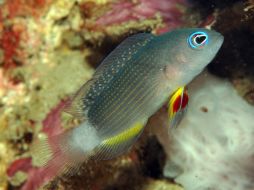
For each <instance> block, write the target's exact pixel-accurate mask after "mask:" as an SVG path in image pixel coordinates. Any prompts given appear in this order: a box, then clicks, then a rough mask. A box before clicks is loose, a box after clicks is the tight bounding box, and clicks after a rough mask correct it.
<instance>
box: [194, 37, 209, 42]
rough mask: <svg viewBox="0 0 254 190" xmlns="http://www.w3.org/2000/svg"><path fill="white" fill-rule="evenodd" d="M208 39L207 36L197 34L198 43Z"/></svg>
mask: <svg viewBox="0 0 254 190" xmlns="http://www.w3.org/2000/svg"><path fill="white" fill-rule="evenodd" d="M205 40H206V36H197V37H196V39H195V41H196V43H197V44H202V43H203V42H204V41H205Z"/></svg>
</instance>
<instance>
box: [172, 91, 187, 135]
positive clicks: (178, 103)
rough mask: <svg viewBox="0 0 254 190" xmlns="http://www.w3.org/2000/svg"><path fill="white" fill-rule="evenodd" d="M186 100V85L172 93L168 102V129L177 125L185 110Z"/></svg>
mask: <svg viewBox="0 0 254 190" xmlns="http://www.w3.org/2000/svg"><path fill="white" fill-rule="evenodd" d="M188 102H189V95H188V93H187V89H186V87H180V88H178V89H177V90H176V91H175V92H174V93H173V95H172V96H171V98H170V100H169V102H168V116H169V126H170V128H169V130H170V129H171V128H176V127H177V126H178V124H179V123H180V121H181V120H182V117H183V116H184V114H185V112H186V111H187V105H188Z"/></svg>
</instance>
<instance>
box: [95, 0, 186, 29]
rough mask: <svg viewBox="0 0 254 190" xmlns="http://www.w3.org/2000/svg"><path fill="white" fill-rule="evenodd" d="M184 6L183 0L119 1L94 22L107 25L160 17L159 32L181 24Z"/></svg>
mask: <svg viewBox="0 0 254 190" xmlns="http://www.w3.org/2000/svg"><path fill="white" fill-rule="evenodd" d="M180 6H182V9H181V8H180ZM184 6H186V2H185V1H184V0H162V1H160V2H159V3H158V2H157V1H155V0H149V1H145V0H139V1H135V2H131V1H119V2H116V3H113V4H112V8H111V10H110V11H109V12H107V13H106V14H104V15H102V16H101V17H100V18H99V19H98V20H97V21H96V22H97V24H98V25H102V26H104V25H106V26H107V25H116V24H121V23H126V22H130V21H135V20H138V21H142V20H145V19H151V18H156V17H161V18H162V22H163V23H164V26H163V27H161V28H159V29H158V30H157V31H158V32H159V33H161V32H165V31H168V30H170V29H172V28H176V27H179V26H180V25H182V24H183V20H182V15H183V10H184V9H183V8H184Z"/></svg>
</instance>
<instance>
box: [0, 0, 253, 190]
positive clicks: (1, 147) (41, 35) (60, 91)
mask: <svg viewBox="0 0 254 190" xmlns="http://www.w3.org/2000/svg"><path fill="white" fill-rule="evenodd" d="M253 23H254V2H253V0H249V1H239V0H238V1H237V0H227V1H223V2H222V1H219V0H209V1H207V2H206V3H204V1H202V0H189V1H187V0H0V189H1V190H2V189H3V190H5V189H22V190H26V189H29V190H35V189H37V187H38V186H39V185H41V184H43V183H46V186H45V187H44V188H45V189H68V190H70V189H94V190H95V189H96V190H98V189H108V190H109V189H126V190H127V189H128V190H130V189H137V190H139V189H142V190H150V189H151V190H157V189H158V190H159V189H170V190H180V189H183V187H184V188H185V189H186V190H188V189H191V188H190V187H193V186H192V184H191V183H190V182H189V181H190V180H191V179H192V178H191V177H195V176H194V175H195V174H194V173H191V172H190V171H192V172H193V171H194V169H195V171H199V172H200V170H202V169H203V168H209V167H210V165H209V164H211V163H212V162H213V159H210V160H209V161H207V164H206V163H203V164H205V166H204V167H201V166H202V164H201V163H200V162H198V158H200V159H206V158H203V157H202V156H200V157H199V156H193V157H188V158H189V159H190V160H191V161H192V162H194V161H195V164H196V165H195V168H194V169H193V170H192V168H189V167H190V165H188V164H189V163H188V162H187V161H186V160H184V158H185V156H186V155H185V152H186V146H187V145H185V144H184V143H183V144H181V139H183V142H185V143H186V142H188V138H185V137H184V135H179V134H182V133H183V134H184V127H183V128H180V130H179V132H178V133H177V134H176V135H175V136H173V137H168V136H167V137H165V138H167V140H165V138H160V137H159V138H158V134H161V133H162V132H163V130H164V129H165V127H166V126H165V117H163V116H164V115H165V107H163V108H162V109H161V110H160V111H159V112H158V113H157V114H156V115H155V116H154V117H152V118H151V120H150V121H149V123H148V126H147V127H146V130H145V132H144V134H143V135H142V137H141V138H140V140H139V141H138V142H137V143H136V144H135V146H134V148H133V149H132V150H131V151H129V152H128V153H126V154H125V155H123V156H120V157H119V158H116V159H114V160H109V161H101V162H89V163H84V165H83V166H82V167H81V169H80V171H79V172H78V173H77V174H73V175H72V176H65V175H63V176H58V177H56V178H54V179H53V177H54V176H50V174H48V175H42V173H43V170H44V168H43V167H42V166H41V163H40V162H39V161H38V160H36V158H34V157H33V156H32V155H31V144H32V142H34V141H35V140H36V139H43V138H46V137H47V136H48V135H53V134H57V133H60V132H61V131H63V130H64V129H66V128H69V127H73V126H75V125H76V124H77V122H78V121H76V120H75V119H72V118H71V117H70V116H69V115H68V114H65V113H63V112H62V110H63V106H64V104H65V102H66V101H67V100H68V98H69V97H70V96H71V95H72V94H73V93H74V92H75V91H76V90H77V89H79V87H80V86H81V85H82V84H83V83H84V82H86V81H87V80H89V79H90V78H91V76H92V74H93V72H94V69H95V68H96V67H97V66H98V64H99V63H100V61H101V60H102V59H103V58H104V57H105V56H106V55H107V54H108V53H109V52H111V51H112V50H113V48H114V47H116V45H117V44H119V42H121V41H122V40H123V39H124V38H126V37H127V36H130V35H132V34H135V33H139V32H152V33H154V34H161V33H163V32H166V31H170V30H172V29H174V28H177V27H197V26H199V27H207V28H213V29H216V30H217V31H219V32H221V33H222V34H223V35H224V36H225V43H224V45H223V47H222V50H221V51H220V52H219V54H218V56H217V57H216V59H215V60H214V61H213V62H212V63H211V64H210V65H209V66H208V71H209V72H211V73H212V74H213V75H217V76H218V77H222V78H225V79H224V80H228V81H230V82H231V83H232V85H233V86H234V88H235V89H236V91H237V94H236V95H235V96H239V97H238V98H240V97H243V98H244V100H242V101H246V102H248V106H250V107H248V109H252V110H253V105H254V78H253V76H254V65H253V63H254V54H253V49H254V25H253ZM207 80H211V81H212V80H213V79H210V78H209V77H208V79H207ZM208 84H210V83H209V81H208ZM202 85H203V84H199V83H198V84H197V86H196V87H195V88H197V89H199V88H202ZM218 86H219V85H218ZM190 88H192V85H190ZM218 88H219V87H218ZM232 88H233V87H232ZM190 98H191V97H190ZM213 98H214V100H213V101H215V102H217V101H218V99H219V100H220V101H221V99H222V98H226V97H221V96H220V95H218V94H216V93H215V95H214V97H213ZM207 101H208V100H207ZM209 101H210V100H209ZM218 102H219V101H218ZM246 102H244V103H243V104H244V105H245V103H246ZM243 104H241V106H242V105H243ZM246 104H247V103H246ZM209 105H210V104H209ZM236 107H237V106H234V105H232V109H233V108H234V109H237V108H236ZM190 110H191V109H190ZM202 110H203V112H206V111H207V109H206V107H204V108H203V107H202ZM243 110H244V109H243ZM220 111H222V112H223V109H221V110H220ZM224 111H225V110H224ZM238 111H239V110H238ZM223 113H224V112H223ZM243 115H244V114H243ZM230 116H231V115H230ZM212 117H214V116H212ZM225 117H229V116H228V115H227V114H225ZM238 117H241V116H240V115H238ZM242 117H243V118H241V119H239V120H238V119H237V121H240V122H241V123H242V122H244V120H243V119H244V116H242ZM195 118H197V121H195V122H198V119H201V118H202V117H201V116H200V118H199V117H197V116H196V117H195ZM246 119H247V118H246ZM214 120H216V118H214ZM211 122H212V121H211ZM217 122H218V121H217ZM246 122H247V121H246ZM239 126H241V127H242V126H247V125H244V124H243V125H239ZM185 127H186V128H188V126H187V125H186V126H185ZM229 127H230V126H229ZM163 128H164V129H163ZM242 128H243V129H242ZM242 128H241V130H240V132H239V133H238V132H236V131H237V130H238V128H237V127H233V129H234V130H233V132H234V134H233V135H232V134H225V136H226V137H227V138H228V140H229V141H230V138H232V139H234V141H233V143H236V144H233V145H235V146H236V147H240V148H239V149H241V150H243V151H247V150H249V149H244V148H241V146H243V145H242V144H241V143H246V146H249V145H250V142H254V141H253V140H254V137H253V135H252V136H251V135H249V134H248V132H250V131H251V130H249V131H248V130H246V128H244V127H242ZM249 128H251V127H249ZM218 130H219V129H218ZM188 131H191V132H192V133H194V132H195V130H192V128H191V127H190V129H189V130H188ZM193 131H194V132H193ZM241 131H242V132H241ZM246 131H247V132H246ZM213 132H214V131H213ZM224 132H225V133H227V132H228V131H227V130H224ZM215 134H217V133H215V132H214V133H212V134H211V135H215ZM202 135H203V136H205V135H204V134H202ZM202 135H200V136H201V137H202ZM245 137H248V138H245ZM241 138H245V139H246V141H244V142H241ZM165 142H167V143H165ZM240 142H241V143H240ZM193 143H194V145H193V146H192V145H191V144H190V146H189V149H191V150H192V151H190V152H195V151H197V152H198V150H196V146H195V143H201V144H202V140H199V139H197V141H196V142H193ZM187 144H188V143H187ZM172 145H175V146H176V147H177V149H178V151H175V147H174V146H172ZM181 145H182V146H181ZM233 145H232V146H233ZM244 145H245V144H244ZM202 146H203V147H201V149H202V148H203V149H205V148H206V146H205V144H202ZM209 148H211V151H212V148H213V147H209ZM194 150H195V151H194ZM209 150H210V149H209ZM234 150H235V149H234ZM237 150H238V149H237ZM175 152H176V155H174V156H172V154H174V153H175ZM197 152H195V154H197ZM187 153H188V151H187ZM252 153H253V151H252V152H251V151H249V152H248V151H247V152H244V153H242V155H241V156H242V157H239V156H238V155H237V154H236V153H234V154H233V153H232V155H227V154H225V155H220V156H224V157H223V158H222V157H220V159H214V160H216V162H219V163H218V164H216V165H215V166H214V167H220V166H221V165H223V164H227V163H222V162H223V161H225V159H226V158H225V157H226V156H229V158H231V160H232V163H237V162H238V161H239V159H240V160H245V161H246V162H245V164H246V165H245V164H243V165H240V166H241V167H240V166H239V167H236V166H235V165H234V164H231V162H230V163H229V165H228V166H227V167H225V168H226V169H225V171H223V172H221V173H220V172H217V173H216V172H214V173H212V174H213V175H211V176H210V177H211V181H209V179H208V180H206V181H203V182H204V183H207V184H213V183H212V182H213V180H216V182H217V183H221V184H223V185H224V186H220V187H225V188H224V189H226V188H228V187H230V186H228V185H232V184H234V182H237V184H239V183H240V182H243V183H245V185H242V186H239V187H238V189H239V190H249V189H250V188H251V186H250V185H249V182H250V181H252V182H253V180H254V177H253V176H254V169H253V165H251V166H249V165H248V164H249V162H252V163H253V154H252ZM239 154H240V153H239ZM197 155H198V154H197ZM177 159H179V162H181V163H178V162H177V163H176V162H175V160H177ZM170 163H171V164H172V163H174V164H173V166H174V167H173V169H172V165H170ZM223 166H224V165H223ZM231 166H232V167H231ZM230 172H232V173H234V175H233V177H234V179H232V178H230V177H229V176H230ZM238 173H239V175H237V174H238ZM198 174H200V173H198ZM201 174H202V172H201ZM219 175H220V176H219ZM225 179H226V180H225ZM195 180H196V181H195ZM195 180H193V181H195V185H197V184H202V183H200V180H202V179H195ZM232 180H233V181H232ZM193 183H194V182H193ZM182 186H183V187H182ZM202 187H210V186H207V185H206V186H202ZM212 188H215V189H216V190H219V188H216V187H215V186H213V187H212Z"/></svg>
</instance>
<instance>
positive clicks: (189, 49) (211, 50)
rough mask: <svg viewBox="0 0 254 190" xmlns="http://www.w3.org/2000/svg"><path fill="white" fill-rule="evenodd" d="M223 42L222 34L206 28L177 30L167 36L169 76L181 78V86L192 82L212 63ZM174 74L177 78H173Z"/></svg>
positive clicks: (165, 38) (165, 41)
mask: <svg viewBox="0 0 254 190" xmlns="http://www.w3.org/2000/svg"><path fill="white" fill-rule="evenodd" d="M223 40H224V37H223V36H222V35H221V34H220V33H218V32H216V31H214V30H208V29H204V28H186V29H176V30H174V31H172V32H170V33H168V34H165V36H164V39H163V41H164V45H165V46H166V48H165V51H168V52H167V53H165V55H167V58H166V59H167V60H168V61H167V62H166V61H165V64H167V65H166V68H167V69H166V70H167V74H168V75H171V77H173V78H175V79H176V78H177V76H178V77H180V78H179V80H181V81H182V84H179V85H185V84H186V83H188V82H190V80H191V79H192V78H193V77H195V76H196V75H197V74H199V73H200V72H201V71H202V70H203V69H204V68H205V67H206V66H207V65H208V64H209V63H210V62H211V61H212V59H213V58H214V57H215V55H216V54H217V52H218V51H219V49H220V47H221V46H222V43H223ZM165 46H164V47H165ZM172 73H176V74H177V76H174V75H173V76H172Z"/></svg>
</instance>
